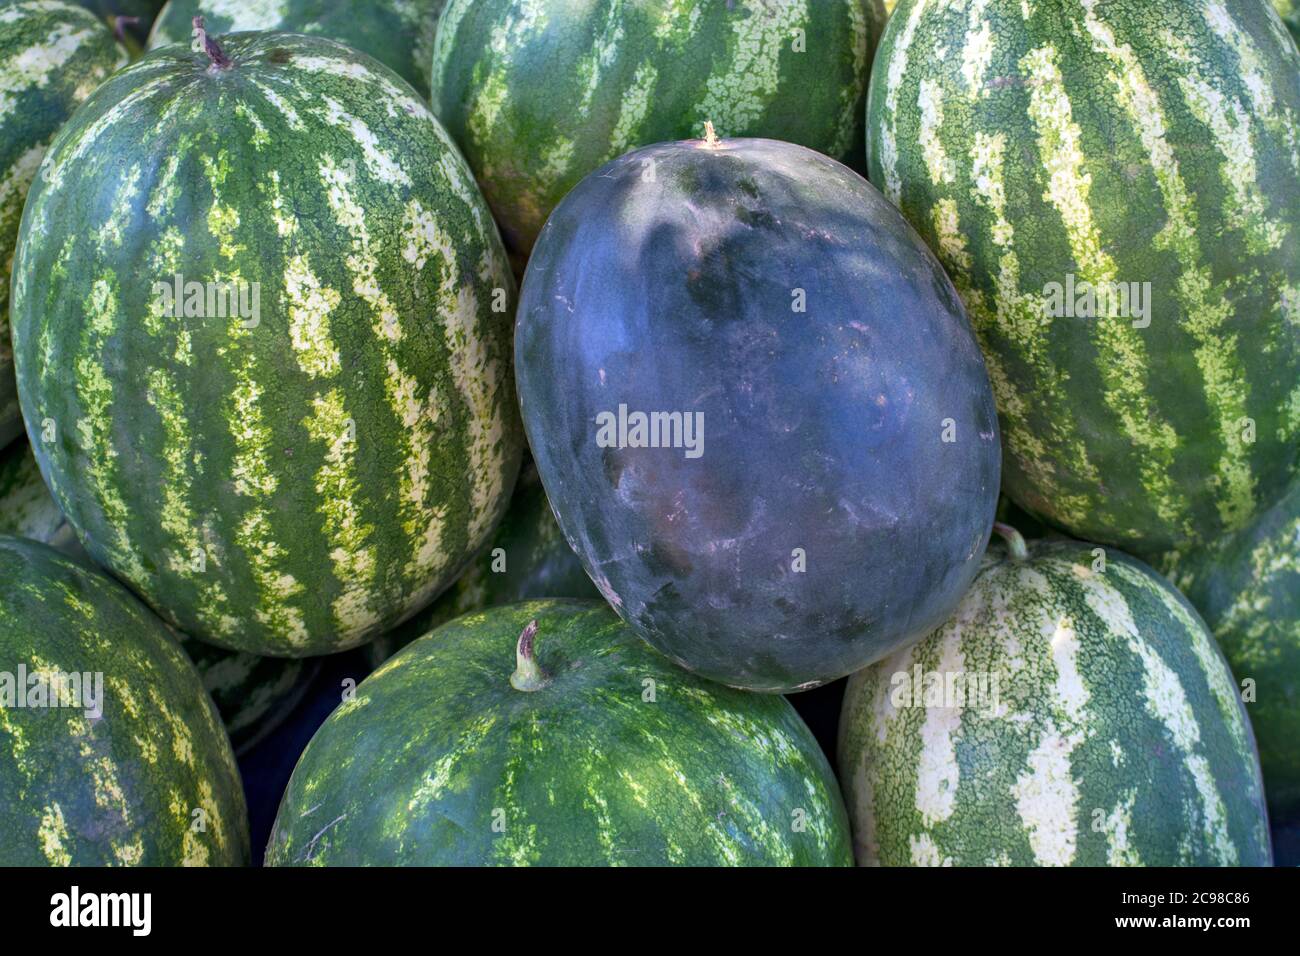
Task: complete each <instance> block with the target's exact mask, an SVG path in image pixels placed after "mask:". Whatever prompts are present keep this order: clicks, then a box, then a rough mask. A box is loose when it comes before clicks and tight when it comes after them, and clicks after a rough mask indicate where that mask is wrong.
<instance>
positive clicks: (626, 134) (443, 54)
mask: <svg viewBox="0 0 1300 956" xmlns="http://www.w3.org/2000/svg"><path fill="white" fill-rule="evenodd" d="M866 4H867V0H734V2H727V3H716V2H713V0H665V2H659V3H634V2H630V0H583V2H579V3H574V2H570V0H449V2H448V4H447V7H446V9H445V11H444V13H443V17H442V21H441V23H440V24H439V28H438V35H437V39H436V41H435V45H434V56H433V103H434V111H435V112H436V113H437V114H438V117H439V118H440V119H441V120H442V121H443V122H444V123H446V124H447V128H448V130H450V131H451V133H452V135H453V136H454V137H455V139H456V141H457V142H458V143H459V144H460V146H461V149H462V150H464V152H465V155H466V157H467V158H468V159H469V162H470V165H471V166H472V167H473V168H474V172H475V175H476V176H477V177H478V180H479V183H480V184H481V185H482V187H483V191H484V194H485V195H486V196H487V199H488V202H489V203H490V204H491V205H492V210H493V212H494V213H495V214H496V216H497V219H498V221H499V222H500V224H501V228H502V232H503V233H504V235H505V237H506V242H507V244H508V245H509V246H510V247H511V249H512V250H513V251H515V252H517V253H520V254H527V252H528V251H529V250H530V249H531V248H532V246H533V243H534V242H535V241H536V239H537V234H538V232H540V230H541V228H542V225H543V223H545V221H546V217H547V216H548V215H549V214H550V211H551V210H552V209H553V208H555V206H556V204H557V203H558V202H559V201H560V200H561V199H562V198H563V197H564V195H565V193H567V192H568V191H569V190H570V189H571V188H572V187H573V186H574V185H575V184H577V182H578V181H579V180H580V179H582V178H583V177H584V176H585V175H587V174H588V173H590V172H593V171H595V170H596V169H598V168H600V167H601V166H603V165H604V164H605V163H607V162H608V161H609V160H611V159H614V158H616V157H618V156H620V155H622V154H623V153H625V152H627V151H628V150H629V149H632V148H634V147H638V146H646V145H649V144H652V143H657V142H663V141H668V140H678V139H693V138H694V139H698V138H701V137H702V136H703V135H704V123H705V121H706V120H712V122H713V125H714V126H715V127H716V129H717V132H718V135H719V136H724V137H734V136H763V137H767V138H770V139H783V140H788V141H790V142H794V143H798V144H800V145H802V146H808V147H810V148H812V149H816V150H818V151H820V152H823V153H826V154H828V155H830V156H832V157H834V158H837V159H853V158H854V156H856V155H859V154H860V152H861V150H860V145H861V142H860V140H861V129H862V125H861V122H862V109H863V101H864V96H865V92H866V83H867V75H868V71H869V68H870V60H871V52H870V50H871V47H870V35H869V29H870V28H869V25H868V19H867V7H866ZM858 164H859V165H860V160H859V162H858Z"/></svg>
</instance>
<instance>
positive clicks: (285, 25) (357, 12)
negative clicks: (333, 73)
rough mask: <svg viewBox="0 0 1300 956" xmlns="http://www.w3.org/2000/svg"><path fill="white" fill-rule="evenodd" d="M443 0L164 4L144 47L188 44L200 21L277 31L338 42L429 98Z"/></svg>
mask: <svg viewBox="0 0 1300 956" xmlns="http://www.w3.org/2000/svg"><path fill="white" fill-rule="evenodd" d="M443 3H444V0H365V2H363V3H340V2H338V0H280V2H277V3H246V2H240V0H233V2H232V0H168V3H167V5H166V6H165V7H163V9H162V12H161V13H160V14H158V19H157V20H155V21H154V25H153V30H152V32H150V34H149V44H148V46H149V49H151V50H152V49H154V48H156V47H160V46H166V45H167V44H169V43H189V42H190V36H191V32H192V29H191V22H192V21H193V19H194V18H195V17H196V16H201V17H203V18H204V21H205V24H206V27H207V30H208V32H209V33H212V34H214V35H216V34H221V33H234V32H236V31H240V30H263V31H269V30H280V31H283V32H285V33H305V34H308V35H310V36H322V37H327V38H328V39H330V40H338V41H339V42H340V43H346V44H347V45H348V46H350V47H354V48H355V49H358V50H360V51H361V52H362V53H368V54H370V55H371V56H373V57H374V58H375V59H376V60H378V61H379V62H380V63H382V64H384V65H385V66H387V67H388V68H389V69H391V70H392V71H393V72H395V73H396V74H397V75H398V76H400V77H401V78H402V79H404V80H406V82H408V83H410V84H411V85H412V86H413V87H415V88H416V90H417V91H419V94H420V95H421V96H423V97H424V98H425V99H428V97H429V67H430V64H431V63H432V62H433V34H434V30H435V29H436V28H437V26H438V14H439V13H441V12H442V7H443Z"/></svg>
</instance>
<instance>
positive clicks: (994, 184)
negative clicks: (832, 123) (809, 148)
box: [867, 0, 1300, 557]
mask: <svg viewBox="0 0 1300 956" xmlns="http://www.w3.org/2000/svg"><path fill="white" fill-rule="evenodd" d="M1297 129H1300V53H1297V50H1296V48H1295V45H1294V44H1292V43H1291V42H1289V40H1288V39H1287V37H1286V36H1285V35H1283V33H1282V31H1281V30H1279V29H1278V21H1277V18H1276V17H1275V16H1274V15H1273V13H1272V11H1270V10H1269V9H1268V8H1267V6H1266V0H1169V2H1165V3H1152V2H1150V0H1105V2H1098V0H1059V2H1052V3H1025V2H1022V0H951V2H947V0H944V2H940V0H903V2H901V3H900V4H899V6H898V9H897V10H896V11H895V13H894V16H893V17H892V19H891V20H890V22H889V26H888V27H887V29H886V31H885V36H884V38H883V40H882V41H881V45H880V48H879V50H878V51H877V56H876V63H875V68H874V75H873V83H872V86H871V96H870V104H869V107H868V121H867V140H868V153H869V166H870V172H871V178H872V181H873V182H874V183H875V184H876V185H878V186H879V187H880V188H881V189H882V190H883V191H884V192H885V193H886V194H887V195H888V196H889V198H890V199H891V200H893V202H894V203H895V204H896V205H898V206H899V207H900V208H901V209H902V210H903V212H904V214H905V215H906V216H907V217H908V219H909V220H910V221H911V222H912V224H913V225H915V226H916V228H917V229H918V231H920V232H921V234H922V235H923V236H924V237H925V239H926V240H927V241H928V242H929V243H930V245H931V246H932V247H933V248H934V250H935V251H936V252H937V253H938V255H939V257H940V259H941V260H942V261H943V263H944V265H945V267H946V268H947V270H948V272H949V274H950V275H951V276H952V278H953V280H954V282H955V283H956V285H957V287H958V289H959V290H960V292H961V293H962V296H963V298H964V299H965V301H966V305H967V308H968V311H969V312H970V316H971V321H972V323H973V324H974V326H975V330H976V333H977V335H978V336H979V337H980V342H981V345H982V346H983V350H984V353H985V357H986V359H987V362H988V366H989V374H990V378H991V379H992V381H993V386H994V391H995V392H996V395H997V400H998V410H999V414H1000V416H1001V421H1002V436H1003V448H1004V453H1005V465H1004V468H1003V474H1004V490H1005V491H1006V493H1007V494H1009V495H1010V496H1011V497H1012V498H1014V499H1015V500H1016V502H1017V503H1018V504H1020V505H1021V506H1023V507H1025V508H1027V509H1028V510H1030V511H1032V512H1034V513H1036V514H1040V515H1043V516H1044V517H1046V518H1048V519H1050V520H1051V521H1053V522H1054V523H1055V524H1057V525H1058V526H1060V527H1062V528H1065V529H1066V530H1068V531H1070V532H1071V533H1072V534H1074V535H1076V536H1078V537H1081V538H1084V539H1086V540H1090V541H1100V542H1102V543H1104V544H1112V545H1116V546H1119V547H1122V548H1124V549H1125V550H1127V551H1131V552H1133V553H1136V554H1138V555H1139V556H1148V557H1150V556H1153V555H1155V554H1157V553H1159V552H1162V551H1165V550H1167V549H1170V548H1174V547H1182V546H1185V545H1188V544H1191V543H1194V542H1195V541H1198V540H1200V541H1209V540H1213V539H1214V538H1216V537H1217V536H1219V535H1220V534H1222V533H1224V532H1226V531H1230V530H1232V529H1235V528H1239V527H1242V526H1243V525H1245V524H1246V523H1247V522H1249V521H1250V520H1251V518H1252V517H1253V516H1254V515H1255V514H1257V513H1258V512H1259V511H1261V510H1262V509H1263V508H1266V507H1268V506H1269V505H1270V504H1271V503H1272V502H1274V501H1275V500H1276V499H1277V498H1278V497H1279V496H1280V495H1281V494H1282V492H1283V490H1284V489H1285V488H1286V487H1287V485H1288V484H1289V482H1290V481H1291V479H1292V476H1293V475H1294V474H1296V470H1297V449H1298V448H1300V334H1298V333H1297V329H1300V202H1297V201H1296V197H1297V196H1300V146H1298V143H1297V132H1296V131H1297ZM1085 284H1088V286H1090V287H1091V288H1092V289H1094V290H1095V289H1096V288H1098V287H1100V288H1102V289H1103V290H1104V291H1105V292H1106V293H1107V295H1106V296H1102V297H1100V301H1099V297H1098V296H1097V295H1096V294H1095V291H1094V293H1093V295H1092V298H1091V301H1090V300H1089V296H1088V295H1087V286H1085ZM1121 286H1122V290H1121ZM1090 313H1091V314H1092V315H1093V317H1088V315H1089V314H1090ZM1098 316H1100V317H1098Z"/></svg>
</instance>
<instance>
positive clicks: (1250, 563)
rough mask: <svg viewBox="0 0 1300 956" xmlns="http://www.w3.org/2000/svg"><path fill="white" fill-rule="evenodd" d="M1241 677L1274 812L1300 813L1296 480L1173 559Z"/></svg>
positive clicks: (1299, 499) (1279, 815) (1299, 504)
mask: <svg viewBox="0 0 1300 956" xmlns="http://www.w3.org/2000/svg"><path fill="white" fill-rule="evenodd" d="M1171 578H1172V579H1173V581H1174V583H1175V584H1177V585H1178V586H1179V587H1180V588H1182V590H1183V593H1184V594H1186V595H1187V597H1188V600H1190V601H1191V602H1192V604H1193V605H1195V607H1196V609H1197V610H1198V611H1200V612H1201V614H1202V616H1203V617H1204V618H1205V623H1206V624H1208V625H1209V627H1210V630H1211V632H1213V634H1214V636H1215V637H1216V638H1218V640H1219V644H1220V645H1222V647H1223V650H1224V653H1225V654H1226V655H1227V658H1228V663H1229V664H1230V665H1231V666H1232V671H1233V673H1234V674H1235V675H1236V677H1237V680H1238V681H1239V682H1245V681H1250V684H1249V685H1246V686H1248V687H1249V691H1250V693H1249V698H1248V699H1247V701H1246V712H1247V713H1249V714H1250V722H1251V724H1252V725H1253V727H1254V728H1255V738H1256V739H1257V740H1258V741H1259V758H1260V764H1261V765H1262V766H1263V769H1264V787H1265V793H1266V794H1267V795H1268V806H1269V810H1270V811H1271V812H1272V814H1273V817H1274V819H1275V820H1277V821H1279V822H1286V821H1288V820H1293V819H1296V817H1297V815H1298V814H1300V485H1297V486H1296V487H1295V488H1293V489H1292V490H1291V492H1290V493H1289V494H1288V495H1287V496H1286V497H1285V498H1283V499H1282V500H1281V501H1280V502H1278V504H1276V505H1274V506H1273V507H1272V508H1270V509H1269V510H1268V511H1266V512H1264V514H1262V515H1261V516H1260V517H1259V518H1258V519H1257V520H1256V521H1255V522H1254V523H1253V524H1251V525H1249V526H1248V527H1246V528H1244V529H1242V530H1241V531H1238V532H1237V533H1236V534H1234V535H1230V536H1229V537H1227V538H1226V539H1224V540H1223V541H1219V542H1216V543H1215V544H1214V545H1213V546H1211V547H1208V548H1204V549H1201V550H1199V551H1197V552H1195V553H1192V554H1189V555H1187V556H1185V557H1183V558H1181V559H1178V560H1177V561H1176V564H1175V565H1174V568H1173V570H1172V572H1171Z"/></svg>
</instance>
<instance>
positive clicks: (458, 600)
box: [365, 464, 600, 667]
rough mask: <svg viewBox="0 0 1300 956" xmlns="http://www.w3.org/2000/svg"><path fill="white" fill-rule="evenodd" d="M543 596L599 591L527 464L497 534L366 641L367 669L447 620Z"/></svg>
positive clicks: (588, 594)
mask: <svg viewBox="0 0 1300 956" xmlns="http://www.w3.org/2000/svg"><path fill="white" fill-rule="evenodd" d="M547 597H554V598H597V597H600V592H599V591H597V590H596V586H595V585H594V584H592V583H591V579H590V578H589V577H587V572H585V571H583V570H582V562H581V561H579V560H578V556H577V555H576V554H575V553H574V551H573V548H572V547H571V546H570V545H569V543H568V542H567V541H565V540H564V534H563V533H562V532H561V531H560V526H559V525H558V524H556V523H555V515H554V514H552V512H551V505H550V502H548V501H547V500H546V492H545V490H544V489H543V488H542V482H541V479H540V478H538V477H537V469H536V468H535V467H533V466H532V465H531V464H528V465H525V466H524V468H523V469H522V470H521V471H520V473H519V481H518V482H517V483H516V485H515V493H514V497H513V498H511V499H510V508H509V509H508V510H507V511H506V514H505V517H504V518H502V519H501V524H500V525H499V526H498V527H497V533H496V534H495V535H493V537H492V541H491V542H490V543H489V544H488V545H487V547H486V548H484V549H483V551H482V552H480V553H479V554H478V555H477V556H476V557H475V558H474V560H473V561H472V562H471V563H470V566H469V570H467V571H466V572H465V573H464V574H462V575H461V576H460V578H459V579H457V581H456V583H455V584H454V585H452V586H451V588H450V589H449V590H448V591H447V592H446V593H445V594H443V595H442V596H441V597H440V598H438V600H436V601H434V602H433V603H432V604H430V605H429V606H428V607H427V608H425V609H424V610H423V611H421V612H420V613H419V614H416V615H415V617H413V618H411V619H410V620H409V621H406V622H405V623H404V624H402V625H400V626H398V627H397V628H395V629H394V630H392V631H390V632H389V633H387V634H385V635H383V636H382V637H380V638H377V639H376V640H374V641H373V642H371V643H370V644H367V645H366V647H365V654H366V658H367V659H368V660H369V662H370V665H371V667H378V666H379V665H380V664H382V663H383V662H384V661H386V660H388V658H390V657H392V656H393V655H394V654H395V653H397V652H398V651H399V650H401V649H402V648H403V647H405V646H406V645H407V644H409V643H411V641H413V640H415V639H416V638H417V637H423V636H424V635H425V634H428V633H429V632H430V631H431V630H433V629H434V628H435V627H437V626H439V625H440V624H445V623H446V622H447V621H450V620H451V619H452V618H456V617H460V616H461V615H462V614H468V613H469V612H470V611H478V610H481V609H482V608H485V607H494V606H496V605H498V604H514V603H516V602H518V601H527V600H531V599H534V598H547Z"/></svg>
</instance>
